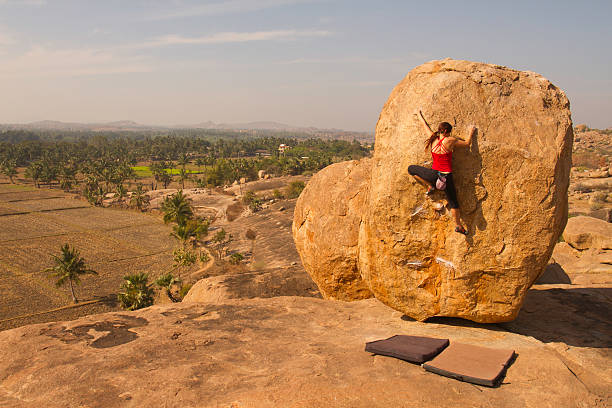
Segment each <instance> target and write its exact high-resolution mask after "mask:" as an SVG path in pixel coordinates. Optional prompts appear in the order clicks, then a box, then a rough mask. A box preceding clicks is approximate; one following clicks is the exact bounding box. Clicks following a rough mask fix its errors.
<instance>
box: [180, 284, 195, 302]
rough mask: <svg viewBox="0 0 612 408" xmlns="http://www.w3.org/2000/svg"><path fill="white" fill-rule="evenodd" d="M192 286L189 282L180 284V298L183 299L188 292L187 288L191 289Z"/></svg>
mask: <svg viewBox="0 0 612 408" xmlns="http://www.w3.org/2000/svg"><path fill="white" fill-rule="evenodd" d="M192 286H193V285H192V284H191V283H188V284H186V285H183V286H181V288H180V289H179V293H178V295H179V297H180V298H181V300H183V299H184V298H185V296H187V292H189V289H191V287H192Z"/></svg>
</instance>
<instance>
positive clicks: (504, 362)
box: [423, 342, 515, 387]
mask: <svg viewBox="0 0 612 408" xmlns="http://www.w3.org/2000/svg"><path fill="white" fill-rule="evenodd" d="M514 358H515V354H514V350H501V349H491V348H487V347H480V346H474V345H470V344H462V343H456V342H452V343H451V344H450V345H449V346H448V347H447V348H446V349H445V350H444V351H443V352H441V353H440V354H438V355H437V356H436V357H435V358H434V359H433V360H431V361H430V362H428V363H425V364H423V367H424V368H425V370H427V371H430V372H432V373H436V374H440V375H443V376H446V377H451V378H455V379H457V380H460V381H466V382H470V383H473V384H479V385H486V386H489V387H495V386H497V385H499V384H500V383H501V381H502V379H503V378H504V376H505V374H506V370H507V368H508V367H509V366H510V364H511V363H512V361H514Z"/></svg>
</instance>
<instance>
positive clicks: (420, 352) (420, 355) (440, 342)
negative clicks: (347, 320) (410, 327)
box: [365, 335, 448, 364]
mask: <svg viewBox="0 0 612 408" xmlns="http://www.w3.org/2000/svg"><path fill="white" fill-rule="evenodd" d="M447 346H448V339H436V338H432V337H419V336H407V335H396V336H392V337H389V338H388V339H384V340H377V341H371V342H368V343H366V346H365V351H368V352H370V353H374V354H379V355H382V356H389V357H395V358H399V359H401V360H405V361H410V362H412V363H418V364H421V363H423V362H425V361H428V360H431V359H432V358H433V357H435V356H436V355H438V354H439V353H440V352H441V351H442V350H444V348H446V347H447Z"/></svg>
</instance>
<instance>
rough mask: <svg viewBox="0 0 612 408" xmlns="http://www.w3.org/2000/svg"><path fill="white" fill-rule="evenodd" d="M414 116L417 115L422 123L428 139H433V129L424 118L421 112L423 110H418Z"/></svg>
mask: <svg viewBox="0 0 612 408" xmlns="http://www.w3.org/2000/svg"><path fill="white" fill-rule="evenodd" d="M414 114H415V115H417V117H418V118H419V120H420V121H421V124H422V125H423V128H424V129H425V132H427V137H431V135H433V130H431V128H430V127H429V123H427V121H426V120H425V118H424V117H423V113H422V112H421V110H420V109H417V111H416V112H414Z"/></svg>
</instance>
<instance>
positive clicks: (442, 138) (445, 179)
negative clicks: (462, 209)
mask: <svg viewBox="0 0 612 408" xmlns="http://www.w3.org/2000/svg"><path fill="white" fill-rule="evenodd" d="M415 115H416V116H417V117H418V118H419V120H420V121H421V123H422V125H423V128H424V129H425V131H426V132H427V134H428V135H429V138H428V139H427V141H426V142H425V150H430V151H431V157H432V159H433V164H432V166H431V167H432V168H431V169H429V168H427V167H423V166H416V165H411V166H408V173H410V174H411V175H412V176H413V177H414V178H415V179H417V181H418V182H419V183H421V184H423V185H424V186H425V187H427V192H426V193H425V194H426V195H427V196H431V195H432V194H433V193H434V192H435V191H436V189H438V190H444V193H445V194H446V199H447V201H448V207H449V208H450V211H451V214H452V216H453V219H454V221H455V231H456V232H458V233H460V234H463V235H467V233H468V232H467V230H466V229H465V228H464V227H463V225H461V220H460V213H459V202H458V201H457V192H456V191H455V183H454V182H453V168H452V159H453V150H455V147H468V148H469V147H470V145H471V143H472V137H473V136H474V134H475V133H476V127H475V126H470V127H469V128H468V138H467V140H461V139H457V138H455V137H452V136H451V135H450V134H451V131H452V130H453V127H452V126H451V124H450V123H448V122H442V123H440V125H438V130H437V131H436V132H434V131H432V130H431V127H429V124H428V123H427V121H426V120H425V118H424V117H423V113H422V112H421V111H420V110H417V111H416V112H415Z"/></svg>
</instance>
